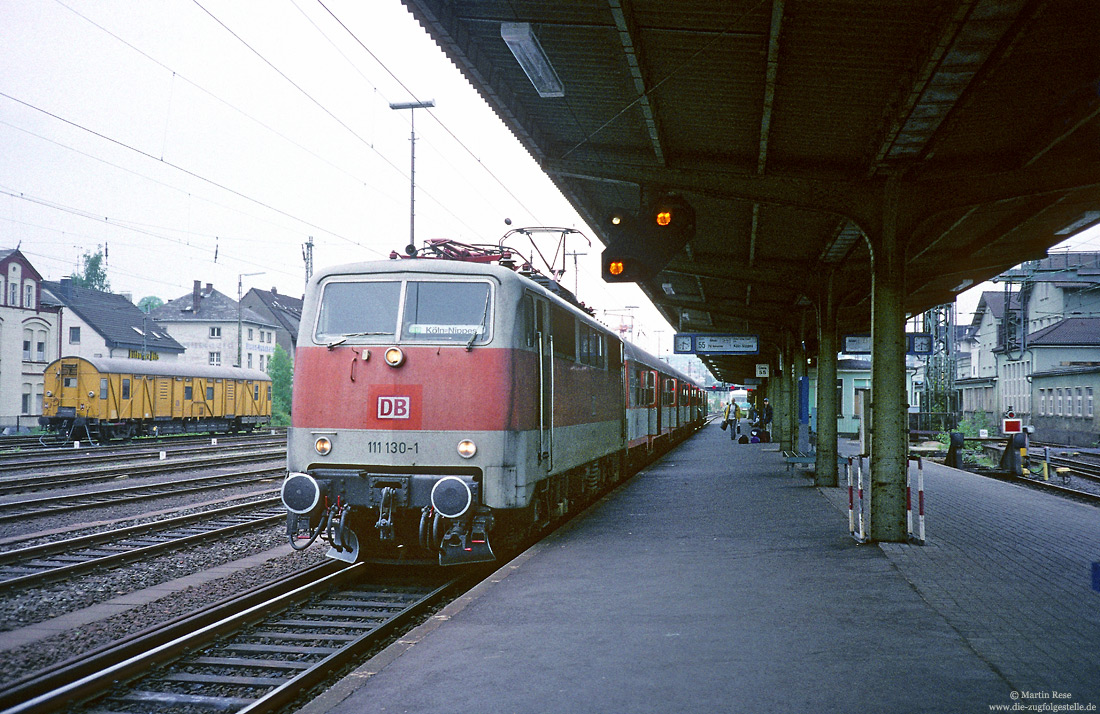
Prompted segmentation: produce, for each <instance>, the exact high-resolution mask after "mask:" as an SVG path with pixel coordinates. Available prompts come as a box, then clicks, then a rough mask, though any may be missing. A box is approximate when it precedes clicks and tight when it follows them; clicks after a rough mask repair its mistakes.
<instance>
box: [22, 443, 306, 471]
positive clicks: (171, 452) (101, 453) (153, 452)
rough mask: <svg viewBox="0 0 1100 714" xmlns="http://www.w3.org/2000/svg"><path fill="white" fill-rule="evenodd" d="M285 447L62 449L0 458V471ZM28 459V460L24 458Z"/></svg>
mask: <svg viewBox="0 0 1100 714" xmlns="http://www.w3.org/2000/svg"><path fill="white" fill-rule="evenodd" d="M278 446H282V447H283V448H285V447H286V437H283V438H281V439H279V438H275V437H265V438H263V439H257V440H255V441H253V442H252V443H249V442H243V441H235V442H229V443H222V442H219V443H217V444H210V443H206V444H180V445H175V444H173V445H171V446H164V447H160V448H157V447H153V448H146V447H142V448H133V447H131V448H122V449H113V448H109V449H105V450H103V449H97V450H95V451H91V452H86V451H83V450H79V451H78V450H76V449H72V450H69V449H66V450H62V451H57V450H56V449H55V450H51V451H47V452H43V453H36V454H29V453H17V454H0V471H4V472H10V471H19V470H32V469H39V468H42V467H46V468H64V467H65V466H83V465H86V464H91V463H99V462H104V461H106V462H110V463H116V462H122V461H140V460H143V459H156V458H158V457H159V455H160V454H161V452H163V453H164V454H165V455H166V456H184V455H187V454H192V453H203V452H206V453H210V452H219V453H226V452H234V451H244V450H247V449H259V448H262V447H278ZM27 457H30V458H27Z"/></svg>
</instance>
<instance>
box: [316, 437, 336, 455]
mask: <svg viewBox="0 0 1100 714" xmlns="http://www.w3.org/2000/svg"><path fill="white" fill-rule="evenodd" d="M313 448H314V450H315V451H316V452H317V453H318V454H320V455H321V456H324V455H326V454H328V452H330V451H332V440H331V439H329V438H328V437H327V436H319V437H317V441H315V442H313Z"/></svg>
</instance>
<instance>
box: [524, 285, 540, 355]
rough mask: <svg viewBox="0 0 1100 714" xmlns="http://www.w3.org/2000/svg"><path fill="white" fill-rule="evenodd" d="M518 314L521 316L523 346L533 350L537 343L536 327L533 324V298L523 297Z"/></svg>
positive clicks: (528, 295)
mask: <svg viewBox="0 0 1100 714" xmlns="http://www.w3.org/2000/svg"><path fill="white" fill-rule="evenodd" d="M520 314H521V315H523V325H522V327H521V328H520V329H522V330H523V334H524V345H525V346H526V347H531V348H533V347H535V345H536V344H537V343H538V326H537V325H536V324H535V298H533V297H532V296H531V295H530V294H527V295H524V296H523V301H522V302H521V303H520Z"/></svg>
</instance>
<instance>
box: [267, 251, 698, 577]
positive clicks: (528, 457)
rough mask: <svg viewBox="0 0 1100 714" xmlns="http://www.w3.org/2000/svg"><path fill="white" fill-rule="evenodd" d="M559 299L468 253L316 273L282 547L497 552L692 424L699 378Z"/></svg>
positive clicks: (417, 553)
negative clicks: (461, 257) (465, 258)
mask: <svg viewBox="0 0 1100 714" xmlns="http://www.w3.org/2000/svg"><path fill="white" fill-rule="evenodd" d="M505 255H507V254H505ZM559 291H560V292H561V293H564V294H565V295H566V297H562V295H561V294H559ZM567 298H571V296H570V295H568V293H567V291H561V289H560V288H559V287H558V286H557V284H556V283H553V282H552V281H549V280H546V279H545V278H543V277H542V276H539V275H537V274H532V273H530V272H525V271H521V272H517V271H515V270H512V269H510V267H502V266H501V265H490V264H484V263H477V262H459V261H454V260H433V259H413V260H390V261H378V262H368V263H355V264H351V265H341V266H336V267H332V268H329V269H327V270H324V271H322V272H320V273H318V274H317V275H315V276H314V277H313V279H312V280H311V281H310V284H309V287H308V290H307V294H306V298H305V304H304V306H303V314H302V322H301V328H300V332H299V335H298V348H297V352H296V357H295V378H294V401H293V404H294V407H293V417H292V426H291V428H290V429H289V430H288V457H287V458H288V472H289V473H288V475H287V478H286V480H285V481H284V483H283V487H282V498H283V502H284V504H285V506H286V508H287V510H288V514H287V516H288V521H287V523H288V533H289V535H290V538H291V543H292V544H293V545H295V547H297V548H304V547H307V546H308V544H309V543H312V542H313V541H314V540H315V539H317V538H318V537H323V538H325V539H326V540H328V541H329V542H330V544H331V545H332V548H331V550H330V551H329V554H330V555H332V556H333V557H338V558H341V559H344V560H349V561H350V560H356V559H361V560H372V561H382V562H398V561H400V562H426V561H429V560H430V561H432V562H434V561H436V559H438V562H439V563H440V564H444V565H446V564H456V563H470V562H479V561H489V560H493V559H494V555H493V550H492V547H491V546H490V539H492V542H493V543H494V544H496V545H497V547H498V548H500V547H504V548H510V547H514V546H516V545H518V544H520V543H521V542H522V541H523V539H524V538H526V537H527V536H528V535H530V534H531V533H533V532H535V531H537V530H538V529H540V528H542V527H544V526H546V525H548V524H549V523H550V522H551V521H552V520H554V519H556V518H558V517H561V516H563V515H565V514H566V513H568V512H570V511H571V510H575V509H576V508H577V507H579V506H580V505H582V504H584V503H587V502H589V501H590V500H591V499H592V497H593V496H594V495H595V494H597V493H599V492H600V491H602V490H603V489H605V488H607V487H608V486H610V485H611V484H613V483H616V482H618V481H619V480H621V479H622V478H623V477H624V476H625V475H626V474H627V473H628V472H630V471H631V470H632V469H634V468H636V467H637V466H638V465H640V464H641V463H644V462H645V461H648V460H649V459H651V458H652V457H653V456H655V455H656V454H658V453H660V452H661V451H663V450H664V449H666V448H667V447H668V446H669V445H671V444H672V443H674V442H675V441H677V440H679V439H682V438H683V437H685V436H687V435H688V434H689V433H691V432H692V431H693V430H695V429H697V428H699V427H700V426H701V425H702V423H703V416H704V415H703V410H704V406H703V405H704V401H703V395H702V393H701V391H700V390H699V388H698V387H697V386H696V385H695V384H693V383H692V382H691V381H690V380H689V379H688V378H687V377H686V376H685V375H683V374H681V373H680V372H678V371H676V370H673V369H672V368H670V367H669V365H667V364H665V363H663V362H660V361H658V360H657V359H656V358H654V357H652V356H651V355H648V354H646V353H644V352H642V351H641V350H638V349H637V348H635V347H633V346H632V345H630V344H628V343H624V342H622V341H621V340H620V339H619V337H618V336H617V335H616V334H615V333H614V332H612V331H611V330H609V329H607V328H606V327H605V326H603V325H601V324H600V323H598V322H597V321H595V320H594V319H592V317H591V316H590V315H589V314H588V313H587V312H585V311H584V310H582V309H581V308H580V307H579V306H577V305H576V304H574V303H575V301H573V300H571V299H567Z"/></svg>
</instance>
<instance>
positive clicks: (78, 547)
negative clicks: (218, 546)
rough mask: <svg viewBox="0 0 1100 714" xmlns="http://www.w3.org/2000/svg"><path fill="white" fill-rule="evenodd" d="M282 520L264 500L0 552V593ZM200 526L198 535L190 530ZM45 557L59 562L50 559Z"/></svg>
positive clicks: (275, 503)
mask: <svg viewBox="0 0 1100 714" xmlns="http://www.w3.org/2000/svg"><path fill="white" fill-rule="evenodd" d="M261 509H262V510H261ZM256 510H261V513H260V514H259V515H256V516H253V517H251V518H247V519H244V520H242V519H241V518H240V515H239V514H241V513H243V512H246V511H256ZM285 518H286V511H285V510H284V509H283V508H282V507H281V506H280V499H278V498H269V499H264V500H263V501H253V502H251V503H247V504H238V505H235V506H227V507H225V508H219V509H215V510H212V511H204V512H202V513H196V514H191V515H187V516H179V517H177V518H170V519H167V520H164V521H155V522H152V523H144V524H141V525H137V526H130V527H129V528H122V529H118V530H114V531H108V532H105V533H96V534H93V535H89V536H82V537H79V538H69V539H67V540H63V541H58V542H54V543H46V544H44V545H39V546H32V547H30V548H22V549H19V550H13V551H7V552H5V553H0V588H3V589H4V590H5V591H10V590H13V589H15V588H20V587H26V586H29V585H42V584H45V583H52V582H56V581H58V580H64V579H66V578H71V577H73V576H75V575H79V574H82V573H87V572H90V571H93V570H98V569H101V568H107V567H113V566H116V565H121V564H123V563H131V562H136V561H140V560H147V559H149V558H152V557H154V556H157V555H160V554H162V553H166V552H169V551H173V550H179V549H181V548H184V547H187V546H189V545H194V544H196V543H205V542H208V541H214V540H218V539H220V538H223V537H226V536H231V535H235V534H237V533H241V532H247V531H250V530H255V529H258V528H262V527H264V526H270V525H274V524H276V523H279V522H281V521H283V520H285ZM200 523H201V524H202V526H201V529H200V530H196V529H195V526H194V525H192V524H200ZM49 556H60V557H55V558H52V559H51V558H50V557H49Z"/></svg>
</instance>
